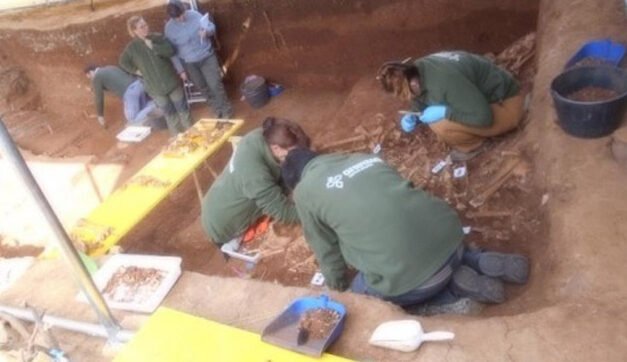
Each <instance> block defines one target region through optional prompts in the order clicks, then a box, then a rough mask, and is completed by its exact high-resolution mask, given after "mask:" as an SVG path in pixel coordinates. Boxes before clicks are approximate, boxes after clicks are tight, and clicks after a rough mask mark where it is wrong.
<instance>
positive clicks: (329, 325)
mask: <svg viewBox="0 0 627 362" xmlns="http://www.w3.org/2000/svg"><path fill="white" fill-rule="evenodd" d="M339 320H340V314H339V313H338V312H336V311H334V310H332V309H325V308H316V309H311V310H308V311H307V312H305V313H304V314H303V315H302V316H301V317H300V320H299V321H298V328H299V330H301V331H305V333H306V334H307V336H308V337H309V338H311V339H325V338H327V337H328V336H329V335H330V334H331V332H332V331H333V328H335V326H336V325H337V322H338V321H339Z"/></svg>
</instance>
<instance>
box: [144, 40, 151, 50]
mask: <svg viewBox="0 0 627 362" xmlns="http://www.w3.org/2000/svg"><path fill="white" fill-rule="evenodd" d="M144 43H146V46H147V47H148V48H150V49H152V40H150V39H148V38H145V39H144Z"/></svg>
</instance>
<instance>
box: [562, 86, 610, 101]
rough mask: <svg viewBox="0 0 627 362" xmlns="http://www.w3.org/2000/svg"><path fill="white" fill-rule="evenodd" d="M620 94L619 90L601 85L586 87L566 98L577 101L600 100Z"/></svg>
mask: <svg viewBox="0 0 627 362" xmlns="http://www.w3.org/2000/svg"><path fill="white" fill-rule="evenodd" d="M616 96H618V92H616V91H615V90H613V89H607V88H601V87H585V88H582V89H580V90H578V91H576V92H573V93H571V94H569V95H567V96H566V98H568V99H571V100H573V101H577V102H600V101H605V100H608V99H612V98H615V97H616Z"/></svg>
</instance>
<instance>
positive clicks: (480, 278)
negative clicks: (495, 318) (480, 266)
mask: <svg viewBox="0 0 627 362" xmlns="http://www.w3.org/2000/svg"><path fill="white" fill-rule="evenodd" d="M451 290H452V291H453V292H454V293H455V294H456V295H458V296H459V297H461V298H464V297H467V298H470V299H472V300H475V301H477V302H481V303H503V302H504V301H505V289H504V288H503V283H502V282H501V281H500V280H498V279H495V278H491V277H488V276H485V275H480V274H479V273H477V272H476V271H474V270H473V269H472V268H470V267H468V266H466V265H462V266H460V267H459V269H457V270H456V271H455V273H453V279H452V280H451Z"/></svg>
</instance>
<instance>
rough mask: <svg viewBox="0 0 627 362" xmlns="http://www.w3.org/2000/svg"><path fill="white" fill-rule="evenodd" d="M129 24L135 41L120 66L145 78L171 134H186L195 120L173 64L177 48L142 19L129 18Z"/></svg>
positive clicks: (124, 53) (124, 55) (150, 93)
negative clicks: (151, 31)
mask: <svg viewBox="0 0 627 362" xmlns="http://www.w3.org/2000/svg"><path fill="white" fill-rule="evenodd" d="M126 24H127V27H128V32H129V34H130V35H131V36H132V37H133V40H131V42H130V43H129V44H128V45H127V46H126V49H124V52H123V53H122V55H120V67H121V68H122V69H124V70H125V71H127V72H129V73H131V74H139V75H141V76H142V77H143V79H144V85H145V87H146V91H147V92H148V94H149V95H150V97H152V99H153V100H154V101H155V103H156V104H157V106H158V107H159V108H160V109H162V110H163V113H164V114H165V118H166V122H167V124H168V129H169V131H170V134H172V135H175V134H177V133H179V132H183V131H185V130H186V129H188V128H189V127H191V126H192V120H191V116H190V113H189V108H188V106H187V101H186V100H185V94H184V93H183V86H182V85H181V81H180V79H179V76H178V74H177V71H176V70H175V68H174V65H173V64H172V62H173V60H172V58H173V57H174V55H175V51H174V47H173V46H172V44H170V43H169V42H168V40H167V39H166V38H165V37H164V36H163V35H161V34H158V33H150V29H149V28H148V24H147V23H146V21H145V20H144V19H143V18H142V17H141V16H132V17H130V18H129V19H128V21H127V22H126ZM179 66H180V65H179Z"/></svg>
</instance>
